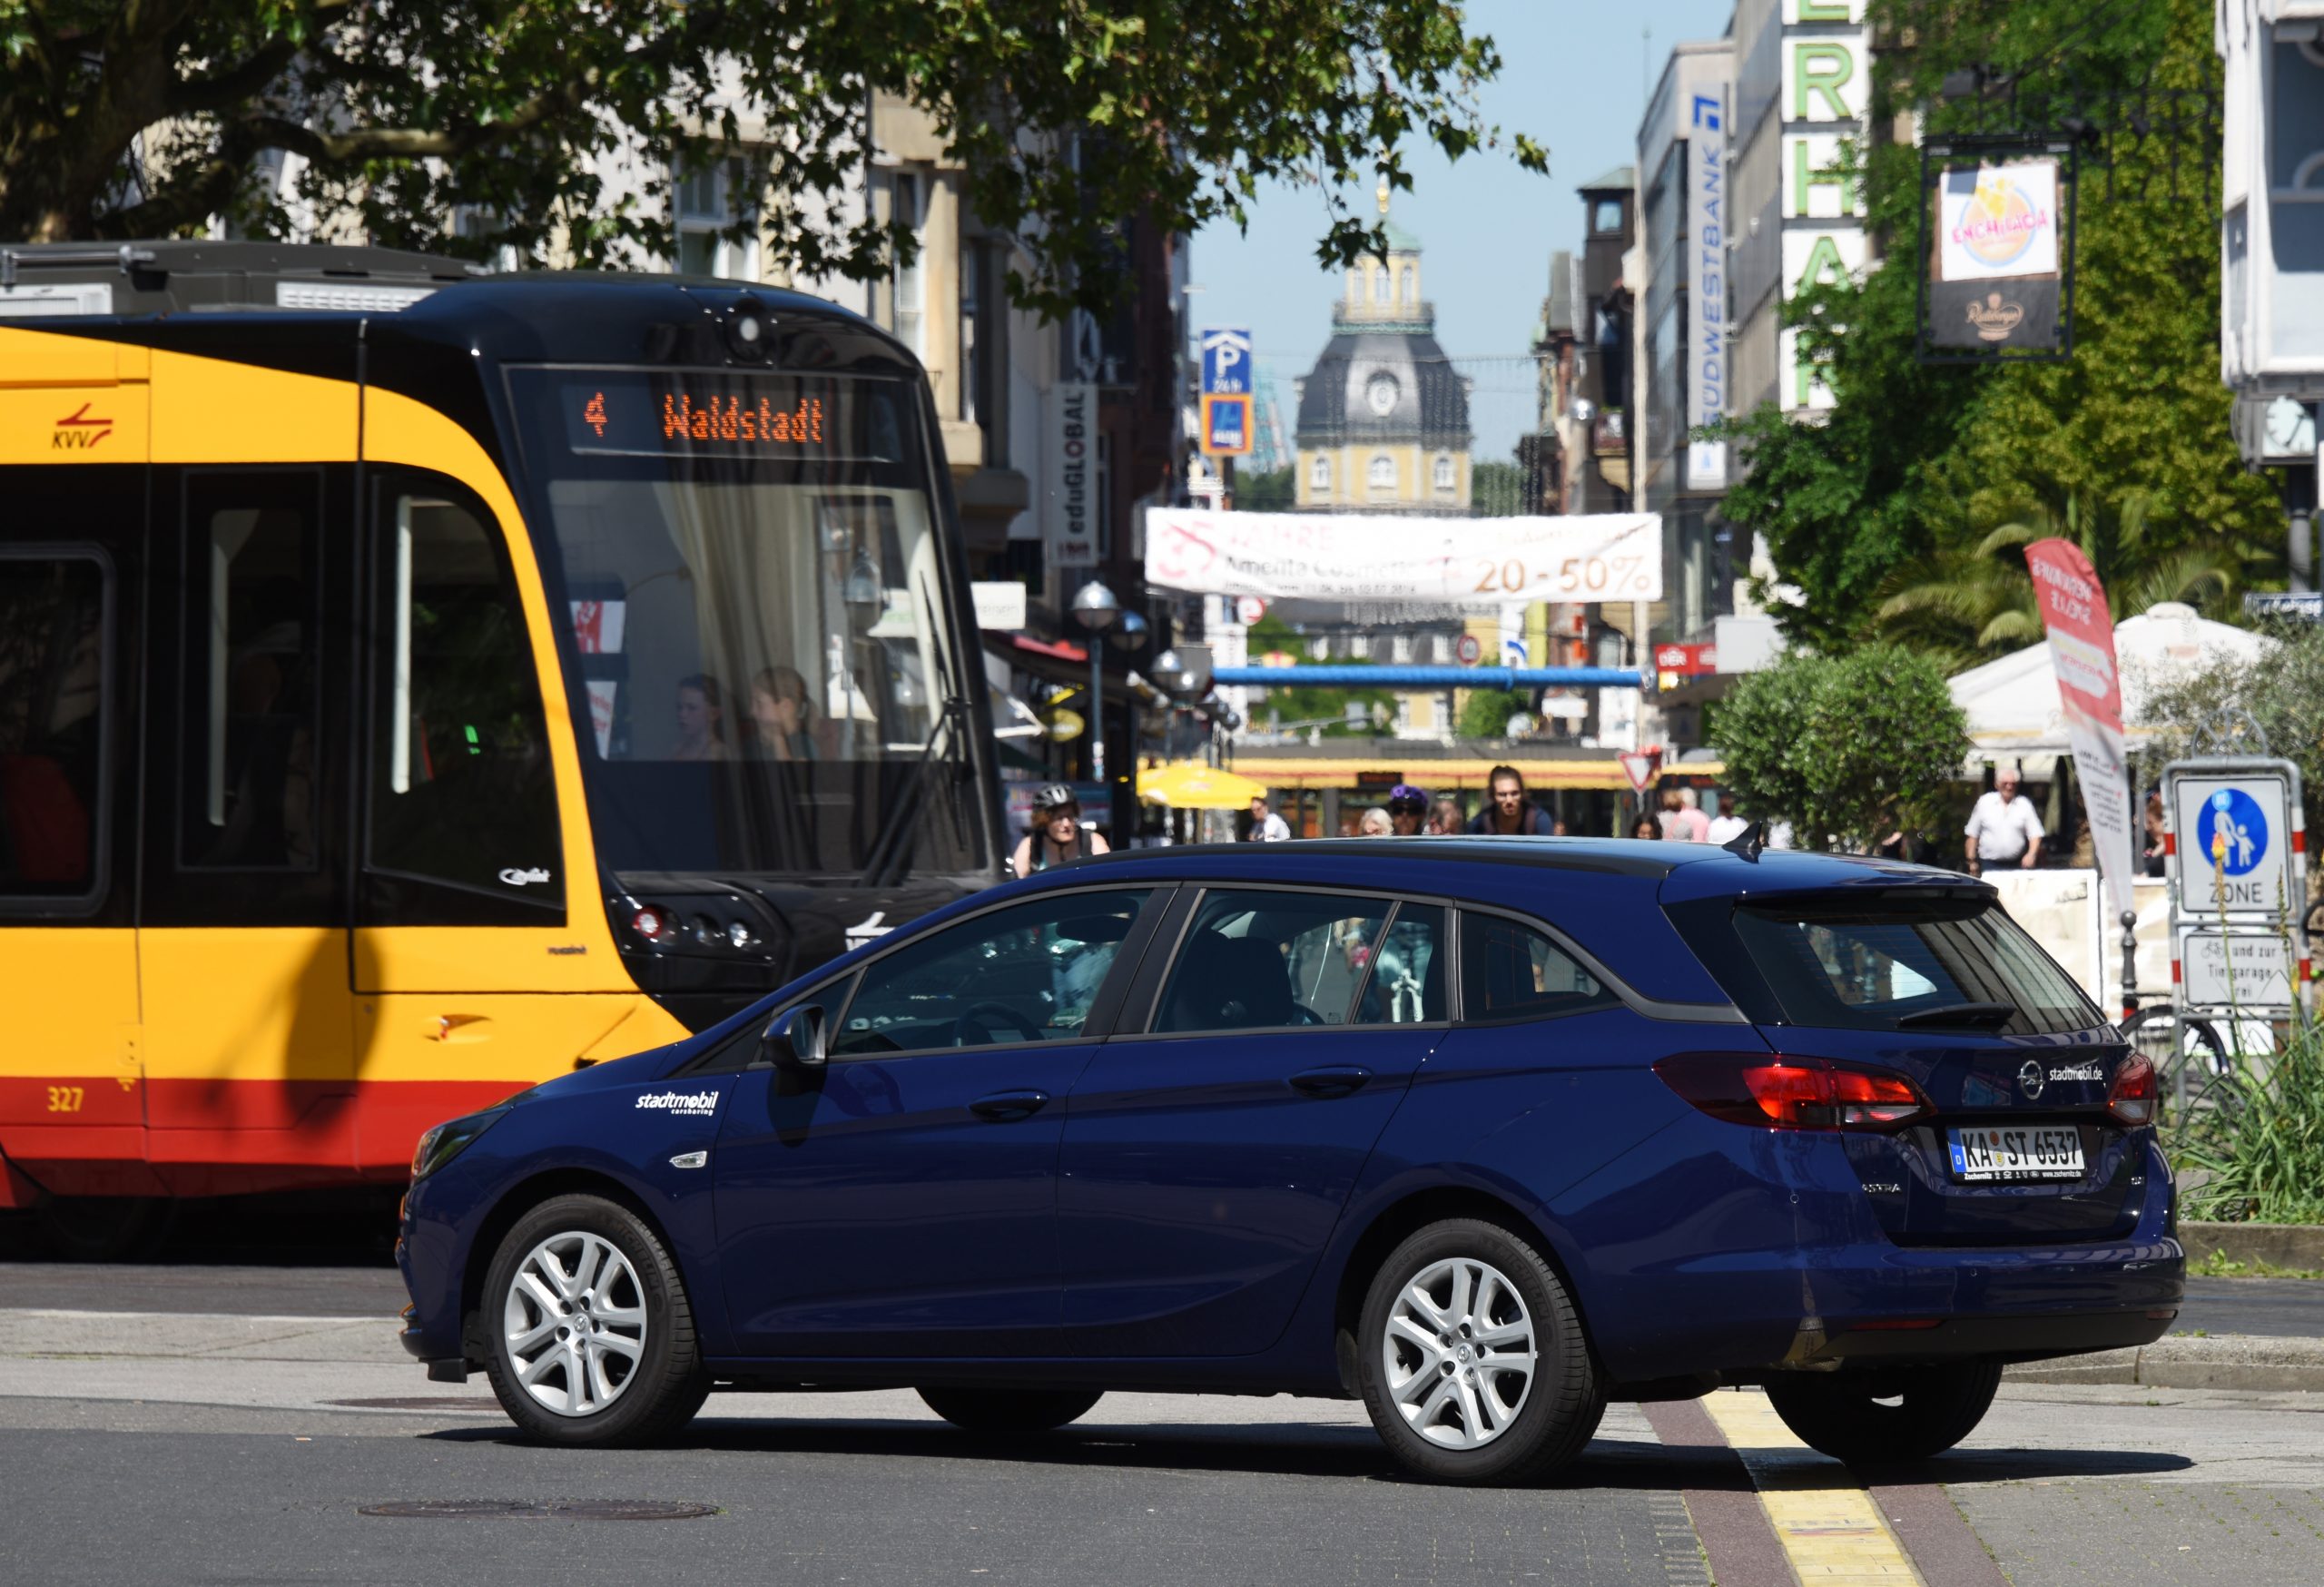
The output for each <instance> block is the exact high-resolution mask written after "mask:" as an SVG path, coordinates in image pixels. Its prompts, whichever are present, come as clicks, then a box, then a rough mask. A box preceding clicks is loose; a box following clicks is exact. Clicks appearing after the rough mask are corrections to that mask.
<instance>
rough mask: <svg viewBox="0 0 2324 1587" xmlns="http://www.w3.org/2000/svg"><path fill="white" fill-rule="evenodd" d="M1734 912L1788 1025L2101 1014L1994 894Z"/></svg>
mask: <svg viewBox="0 0 2324 1587" xmlns="http://www.w3.org/2000/svg"><path fill="white" fill-rule="evenodd" d="M1734 922H1735V932H1736V935H1737V936H1738V938H1740V939H1741V941H1742V943H1743V946H1744V949H1745V951H1747V952H1748V954H1749V956H1750V960H1751V962H1752V964H1753V965H1754V966H1755V967H1756V968H1757V969H1758V972H1759V973H1760V975H1762V976H1763V977H1765V978H1766V980H1767V983H1768V990H1769V991H1772V992H1773V993H1774V994H1775V998H1776V1000H1777V1003H1779V1004H1780V1005H1781V1007H1782V1009H1783V1012H1784V1015H1785V1017H1786V1019H1787V1020H1789V1021H1790V1022H1791V1023H1793V1024H1796V1025H1810V1026H1819V1027H1825V1028H1832V1027H1837V1028H1841V1029H1845V1030H1906V1029H1911V1030H1930V1031H1939V1030H1964V1029H1967V1030H1990V1031H1994V1032H1996V1033H1999V1034H2003V1035H2012V1036H2025V1035H2056V1034H2061V1033H2063V1032H2066V1031H2073V1030H2092V1029H2093V1028H2095V1027H2098V1026H2101V1025H2103V1024H2104V1023H2105V1022H2106V1018H2105V1016H2104V1015H2102V1014H2101V1013H2100V1012H2099V1011H2098V1010H2097V1008H2096V1007H2095V1006H2094V1005H2093V1004H2092V1002H2091V1001H2090V1000H2089V999H2088V998H2087V997H2085V996H2084V995H2083V991H2082V989H2081V988H2080V987H2079V986H2077V985H2075V984H2074V981H2073V978H2072V977H2070V976H2069V975H2067V974H2066V972H2065V971H2063V970H2061V969H2060V968H2058V965H2057V962H2056V961H2054V960H2053V959H2052V958H2051V957H2050V956H2049V955H2048V954H2046V953H2044V952H2043V951H2042V950H2041V949H2040V948H2039V947H2038V946H2036V945H2035V943H2034V941H2033V939H2032V938H2031V937H2028V936H2027V935H2026V934H2025V932H2024V929H2023V928H2021V927H2020V926H2019V925H2018V924H2017V922H2014V921H2013V920H2011V919H2010V918H2009V916H2008V915H2007V914H2006V913H2005V912H2004V911H2003V910H2002V909H2001V907H2000V906H1999V905H1998V904H1989V905H1986V906H1985V907H1984V908H1981V909H1975V910H1973V911H1961V910H1940V911H1927V912H1918V911H1907V910H1903V909H1886V908H1884V909H1878V910H1869V911H1857V912H1846V911H1842V910H1838V909H1828V908H1796V907H1795V908H1788V909H1787V908H1785V907H1784V906H1783V905H1782V904H1780V903H1771V904H1764V905H1750V906H1746V907H1743V908H1740V909H1738V910H1737V911H1736V912H1735V915H1734ZM2004 1006H2005V1007H2006V1009H2007V1010H2009V1011H2008V1012H2007V1014H2006V1017H2004V1015H2003V1011H2002V1010H2003V1008H2004Z"/></svg>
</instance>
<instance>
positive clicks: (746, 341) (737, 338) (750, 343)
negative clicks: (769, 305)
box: [726, 292, 767, 364]
mask: <svg viewBox="0 0 2324 1587" xmlns="http://www.w3.org/2000/svg"><path fill="white" fill-rule="evenodd" d="M766 332H767V324H766V305H764V304H763V303H761V302H760V301H758V299H757V298H755V297H753V296H752V295H751V294H750V293H748V292H745V293H743V296H742V297H741V298H740V299H738V300H736V301H735V304H734V307H733V308H732V309H729V310H728V311H726V349H727V350H728V351H729V352H731V353H733V354H734V357H735V358H736V359H738V360H741V361H743V362H744V363H753V364H755V363H759V362H762V361H763V360H764V359H765V358H766V343H767V334H766Z"/></svg>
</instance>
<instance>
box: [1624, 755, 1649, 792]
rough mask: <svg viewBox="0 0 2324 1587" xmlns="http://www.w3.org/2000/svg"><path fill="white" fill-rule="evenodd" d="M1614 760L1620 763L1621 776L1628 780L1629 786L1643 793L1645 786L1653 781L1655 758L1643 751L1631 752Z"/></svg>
mask: <svg viewBox="0 0 2324 1587" xmlns="http://www.w3.org/2000/svg"><path fill="white" fill-rule="evenodd" d="M1616 758H1617V759H1618V760H1620V762H1621V763H1622V774H1623V775H1625V776H1627V777H1629V778H1630V786H1631V787H1632V788H1634V789H1636V790H1637V791H1638V792H1639V793H1645V792H1646V785H1647V784H1649V783H1651V782H1653V781H1654V762H1655V757H1654V756H1653V755H1651V754H1648V753H1646V752H1645V751H1643V750H1633V751H1631V752H1630V754H1624V755H1619V756H1617V757H1616Z"/></svg>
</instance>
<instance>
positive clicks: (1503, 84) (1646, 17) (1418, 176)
mask: <svg viewBox="0 0 2324 1587" xmlns="http://www.w3.org/2000/svg"><path fill="white" fill-rule="evenodd" d="M1733 9H1734V6H1733V0H1633V3H1632V4H1630V5H1608V4H1605V3H1604V0H1470V4H1469V5H1468V6H1467V7H1466V11H1467V16H1468V24H1469V28H1470V31H1471V32H1472V33H1487V34H1492V37H1493V40H1494V42H1495V43H1496V44H1498V45H1499V46H1500V49H1501V54H1502V63H1503V64H1502V74H1501V76H1500V77H1499V79H1497V80H1496V81H1494V82H1493V83H1491V84H1487V85H1486V87H1485V89H1484V91H1483V94H1482V108H1483V113H1484V119H1485V120H1486V121H1487V122H1488V123H1498V124H1499V125H1500V126H1501V127H1502V129H1503V130H1504V131H1505V132H1506V131H1522V132H1526V133H1531V134H1532V135H1533V137H1534V138H1536V139H1538V140H1539V141H1541V143H1546V144H1547V145H1548V146H1549V151H1550V174H1549V175H1548V177H1547V178H1542V177H1540V176H1535V175H1533V174H1532V173H1529V172H1526V171H1522V170H1520V169H1519V168H1518V165H1517V163H1516V162H1515V161H1513V160H1512V159H1511V158H1510V157H1509V154H1508V153H1507V151H1506V149H1505V148H1504V149H1502V150H1497V151H1492V150H1489V151H1486V152H1484V153H1479V154H1472V155H1471V156H1469V157H1468V158H1467V159H1465V160H1462V161H1461V162H1459V163H1451V162H1448V161H1446V160H1445V159H1443V157H1442V156H1441V155H1438V154H1435V153H1433V151H1429V150H1425V149H1416V150H1413V151H1410V152H1408V154H1407V164H1408V165H1409V166H1410V168H1411V170H1412V173H1413V191H1412V192H1409V193H1399V194H1397V195H1396V201H1395V217H1396V220H1397V222H1398V223H1399V224H1401V225H1403V226H1404V227H1406V228H1408V229H1410V230H1411V231H1413V232H1416V233H1418V235H1419V237H1420V240H1421V243H1422V245H1423V250H1424V251H1423V257H1422V261H1421V270H1422V283H1423V289H1424V292H1425V295H1426V296H1427V297H1428V298H1429V299H1430V300H1432V301H1433V302H1434V303H1435V304H1436V339H1437V341H1438V342H1439V343H1440V344H1441V345H1442V346H1443V349H1444V350H1445V351H1446V352H1447V353H1450V354H1451V355H1452V356H1453V357H1454V358H1456V359H1464V358H1482V357H1487V356H1492V355H1502V356H1510V355H1521V354H1523V353H1524V352H1525V351H1526V350H1527V347H1528V344H1529V343H1530V342H1531V338H1532V333H1533V323H1534V320H1536V319H1537V318H1538V317H1539V315H1540V312H1541V299H1542V297H1543V295H1544V294H1545V293H1546V292H1547V291H1548V290H1549V272H1550V255H1551V252H1552V251H1555V250H1557V249H1560V248H1566V249H1571V250H1573V251H1576V252H1579V251H1580V250H1581V199H1580V198H1578V197H1576V196H1575V193H1574V188H1575V186H1576V184H1577V183H1580V182H1588V181H1590V180H1592V179H1593V178H1596V177H1598V176H1600V175H1602V174H1604V173H1606V172H1607V171H1609V170H1610V169H1612V168H1613V167H1615V166H1617V165H1628V164H1630V163H1633V162H1634V160H1635V159H1636V157H1637V140H1638V124H1639V119H1640V117H1641V116H1642V115H1644V114H1645V113H1646V95H1647V94H1648V92H1649V90H1650V89H1651V87H1652V81H1651V80H1650V78H1649V74H1652V75H1653V76H1659V74H1660V72H1661V68H1662V64H1663V61H1664V60H1665V58H1666V57H1667V56H1668V55H1669V49H1670V46H1671V45H1672V44H1675V43H1677V42H1678V41H1679V40H1680V39H1693V38H1717V37H1719V36H1720V35H1721V34H1724V33H1725V32H1726V31H1727V23H1728V15H1730V13H1731V12H1732V11H1733ZM1647 29H1651V30H1652V37H1651V39H1650V41H1649V39H1647V38H1644V37H1642V36H1641V34H1642V33H1643V32H1644V31H1645V30H1647ZM1649 51H1650V52H1651V54H1650V55H1649ZM1371 187H1372V183H1371V182H1369V181H1367V182H1365V183H1364V188H1363V191H1362V192H1360V193H1359V194H1357V195H1355V196H1356V199H1357V202H1360V203H1361V204H1362V205H1363V207H1364V212H1365V213H1366V214H1369V213H1370V212H1371V210H1372V199H1371ZM1327 223H1328V222H1327V219H1326V216H1325V212H1324V200H1323V195H1322V194H1321V192H1318V191H1317V190H1316V189H1315V188H1313V187H1305V188H1303V187H1294V186H1290V185H1287V184H1281V183H1277V184H1274V185H1270V186H1268V187H1266V188H1264V189H1262V190H1261V192H1260V194H1259V200H1258V202H1257V203H1256V206H1255V207H1254V208H1253V211H1252V214H1251V229H1250V232H1249V233H1248V234H1247V235H1244V234H1240V233H1238V232H1236V230H1235V228H1234V227H1233V226H1232V225H1231V224H1228V225H1214V226H1211V227H1209V228H1207V229H1206V230H1205V231H1203V232H1199V233H1197V234H1196V238H1195V241H1194V252H1193V258H1192V261H1191V262H1192V266H1193V279H1194V281H1195V282H1196V285H1198V286H1201V287H1202V288H1204V289H1205V290H1204V291H1202V292H1200V293H1198V294H1197V295H1196V297H1195V299H1194V313H1193V318H1194V322H1195V324H1196V326H1197V327H1199V326H1204V325H1232V326H1247V327H1249V328H1250V330H1251V331H1252V333H1253V336H1254V339H1255V340H1256V347H1255V349H1254V351H1255V353H1256V357H1257V361H1258V364H1259V373H1260V376H1261V378H1262V379H1263V380H1264V379H1265V378H1267V377H1269V376H1273V377H1274V378H1275V380H1277V381H1278V382H1279V386H1280V394H1281V395H1280V399H1281V401H1282V403H1283V404H1284V409H1285V410H1284V414H1283V422H1284V424H1285V427H1286V429H1287V428H1288V427H1289V426H1290V424H1291V423H1292V420H1293V415H1292V413H1291V412H1290V403H1291V382H1292V380H1294V379H1295V377H1297V376H1299V375H1303V374H1305V373H1306V371H1307V370H1308V368H1309V366H1311V365H1312V364H1313V363H1314V362H1315V355H1316V354H1317V353H1318V352H1320V351H1322V350H1323V347H1324V341H1325V340H1327V339H1328V338H1329V336H1330V334H1331V305H1332V301H1333V300H1334V298H1336V297H1337V296H1338V293H1339V280H1338V277H1337V275H1336V274H1328V275H1327V274H1326V273H1325V272H1324V270H1323V267H1322V266H1320V265H1319V264H1317V263H1316V261H1315V242H1316V240H1317V239H1318V238H1320V237H1321V236H1322V235H1323V234H1324V227H1325V225H1326V224H1327ZM1491 388H1492V389H1480V390H1479V391H1478V392H1477V393H1476V397H1475V400H1474V405H1473V412H1472V422H1473V424H1474V427H1475V429H1476V430H1477V456H1478V457H1480V458H1505V457H1507V456H1508V455H1509V449H1510V448H1511V447H1512V445H1513V444H1514V442H1515V439H1516V437H1517V435H1518V434H1519V433H1520V427H1521V424H1523V423H1525V422H1528V421H1529V420H1530V404H1531V399H1530V397H1529V396H1527V395H1526V394H1525V393H1526V392H1529V391H1530V389H1531V376H1530V374H1526V373H1524V372H1523V371H1521V370H1519V369H1518V368H1517V367H1516V366H1502V367H1500V368H1499V369H1497V370H1494V371H1493V379H1492V382H1491Z"/></svg>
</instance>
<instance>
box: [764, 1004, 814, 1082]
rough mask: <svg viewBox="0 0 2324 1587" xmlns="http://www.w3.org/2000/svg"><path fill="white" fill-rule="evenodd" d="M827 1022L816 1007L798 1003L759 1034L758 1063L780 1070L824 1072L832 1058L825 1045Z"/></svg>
mask: <svg viewBox="0 0 2324 1587" xmlns="http://www.w3.org/2000/svg"><path fill="white" fill-rule="evenodd" d="M827 1028H828V1027H827V1022H826V1021H825V1020H824V1018H823V1010H822V1008H821V1007H820V1006H819V1005H817V1004H814V1003H797V1004H794V1005H793V1006H792V1007H790V1008H787V1009H784V1010H782V1011H781V1012H780V1013H778V1014H776V1015H775V1016H774V1017H773V1019H771V1020H768V1021H767V1022H766V1029H765V1030H762V1031H760V1032H759V1056H758V1061H759V1062H761V1063H765V1064H773V1066H774V1067H775V1068H777V1069H821V1068H822V1067H823V1063H824V1060H826V1059H828V1058H829V1057H830V1056H831V1054H830V1050H829V1049H828V1047H827V1046H826V1043H825V1035H826V1030H827Z"/></svg>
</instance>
